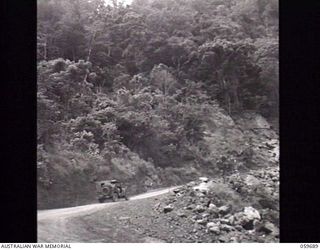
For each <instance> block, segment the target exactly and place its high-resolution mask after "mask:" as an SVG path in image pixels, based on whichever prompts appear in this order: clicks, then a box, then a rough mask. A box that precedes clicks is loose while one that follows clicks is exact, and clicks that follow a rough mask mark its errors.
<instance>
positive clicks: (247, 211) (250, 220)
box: [235, 207, 261, 230]
mask: <svg viewBox="0 0 320 250" xmlns="http://www.w3.org/2000/svg"><path fill="white" fill-rule="evenodd" d="M260 219H261V216H260V213H259V211H258V210H256V209H254V208H253V207H245V208H244V211H243V212H239V213H236V214H235V223H237V224H240V225H241V226H242V227H243V228H244V229H246V230H252V229H253V228H254V221H255V220H260Z"/></svg>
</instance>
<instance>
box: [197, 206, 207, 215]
mask: <svg viewBox="0 0 320 250" xmlns="http://www.w3.org/2000/svg"><path fill="white" fill-rule="evenodd" d="M205 210H206V209H205V207H204V206H202V205H197V206H196V207H195V208H194V211H196V212H198V213H202V212H204V211H205Z"/></svg>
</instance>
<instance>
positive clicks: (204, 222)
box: [197, 219, 207, 225]
mask: <svg viewBox="0 0 320 250" xmlns="http://www.w3.org/2000/svg"><path fill="white" fill-rule="evenodd" d="M197 223H198V224H200V225H205V224H206V223H207V220H205V219H200V220H197Z"/></svg>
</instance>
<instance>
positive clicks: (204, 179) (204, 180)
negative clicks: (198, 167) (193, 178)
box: [199, 177, 209, 182]
mask: <svg viewBox="0 0 320 250" xmlns="http://www.w3.org/2000/svg"><path fill="white" fill-rule="evenodd" d="M199 180H200V181H202V182H208V181H209V179H208V178H207V177H200V178H199Z"/></svg>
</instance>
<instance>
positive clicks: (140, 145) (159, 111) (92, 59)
mask: <svg viewBox="0 0 320 250" xmlns="http://www.w3.org/2000/svg"><path fill="white" fill-rule="evenodd" d="M278 5H279V1H278V0H37V27H36V29H37V30H36V32H37V34H36V60H37V62H36V64H37V65H36V67H37V72H36V74H37V93H36V95H37V101H36V103H37V110H36V112H37V114H36V115H37V149H36V154H37V164H36V169H37V170H36V171H37V184H36V185H37V191H36V197H37V239H38V242H39V243H50V242H51V243H53V242H55V243H59V242H60V243H279V242H280V236H279V234H280V233H279V230H280V226H279V220H280V208H279V201H280V198H279V196H280V195H279V185H280V179H279V170H280V166H279V165H280V164H279V155H280V154H279V41H278V39H279V34H278V31H279V6H278Z"/></svg>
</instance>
